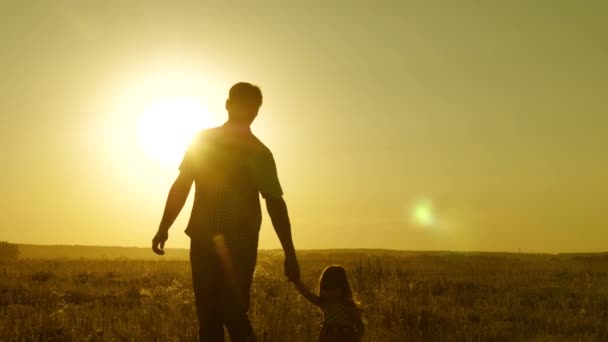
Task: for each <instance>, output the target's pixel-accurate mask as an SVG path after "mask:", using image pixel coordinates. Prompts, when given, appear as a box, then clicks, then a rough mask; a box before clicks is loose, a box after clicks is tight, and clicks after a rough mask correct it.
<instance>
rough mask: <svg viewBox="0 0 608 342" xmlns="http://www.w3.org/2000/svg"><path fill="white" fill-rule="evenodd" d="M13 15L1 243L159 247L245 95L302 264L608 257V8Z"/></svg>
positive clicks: (3, 113)
mask: <svg viewBox="0 0 608 342" xmlns="http://www.w3.org/2000/svg"><path fill="white" fill-rule="evenodd" d="M0 6H1V8H2V11H0V40H1V41H2V42H3V44H2V45H1V46H0V52H1V54H0V76H2V77H1V78H0V120H1V121H0V155H1V156H2V160H3V163H2V164H3V165H2V177H0V189H1V191H2V196H0V215H1V216H2V218H3V220H2V223H1V225H0V241H2V240H7V241H9V242H14V243H25V244H45V245H102V246H138V247H147V246H148V245H150V241H151V239H152V236H153V234H154V232H155V231H156V228H157V226H158V223H159V221H160V217H161V214H162V210H163V207H164V203H165V199H166V195H167V191H168V189H169V186H170V185H171V183H172V182H173V180H174V177H175V176H176V175H177V166H178V164H179V159H180V158H181V150H183V148H184V146H183V144H184V143H183V141H187V140H188V137H187V133H190V132H189V131H188V129H199V128H204V127H209V126H213V125H219V124H222V123H223V121H224V120H225V118H226V113H225V110H224V101H225V98H226V95H227V91H228V88H229V87H230V86H231V85H232V84H233V83H235V82H238V81H249V82H252V83H254V84H257V85H259V86H260V87H261V89H262V92H263V94H264V104H263V106H262V108H261V110H260V114H259V117H258V118H257V120H256V122H255V123H254V126H253V132H254V133H255V134H256V135H257V136H258V137H259V138H260V139H261V140H262V141H263V142H264V143H265V144H266V145H267V146H268V147H269V148H270V149H271V150H272V151H273V153H274V157H275V160H276V162H277V166H278V173H279V178H280V180H281V183H282V186H283V189H284V192H285V199H286V201H287V205H288V208H289V212H290V217H291V220H292V226H293V236H294V242H295V245H296V248H299V249H332V248H353V249H357V248H374V249H375V248H380V249H393V250H450V251H500V252H503V251H504V252H517V251H527V252H539V253H545V252H546V253H559V252H600V251H605V250H606V248H607V247H606V246H608V230H607V229H606V228H608V217H607V216H606V215H605V211H606V209H605V208H606V205H605V197H606V195H608V177H606V175H607V174H608V159H607V158H606V156H605V155H606V151H608V134H607V132H608V115H607V114H608V101H607V100H606V94H608V62H607V61H608V41H607V40H606V39H605V33H604V32H608V21H606V20H605V18H607V17H608V4H606V3H601V2H592V1H583V2H572V3H569V4H563V3H560V4H557V3H555V2H552V1H544V0H543V1H537V2H534V3H529V2H525V1H514V2H508V3H503V2H496V1H491V2H485V3H481V4H480V3H477V2H473V1H464V2H458V3H454V2H451V1H447V0H445V1H434V2H429V3H417V2H413V1H380V2H374V3H349V4H348V5H347V4H345V3H343V2H338V1H335V2H323V3H321V2H319V3H315V2H305V3H301V2H293V1H288V2H276V1H260V2H256V3H255V4H253V3H250V4H247V5H242V6H234V4H226V3H208V2H199V1H174V2H138V1H133V2H131V1H129V2H105V1H104V2H102V1H91V2H86V3H85V2H69V1H41V2H36V3H33V2H21V1H7V2H3V3H2V5H0ZM171 119H174V120H173V121H171ZM163 120H165V121H163ZM167 120H169V121H167ZM180 120H182V121H180ZM171 122H175V123H176V126H175V127H173V126H172V124H171ZM169 131H171V132H172V135H171V134H168V133H167V132H169ZM180 149H181V150H180ZM191 199H192V193H191V198H190V200H189V201H188V202H187V204H186V206H185V207H184V210H183V211H182V213H181V214H180V217H179V218H178V220H177V222H176V223H175V225H174V226H173V228H172V229H171V231H170V232H169V241H168V243H167V248H187V247H188V238H187V236H186V235H185V234H184V233H183V230H184V229H185V225H186V220H187V218H188V215H189V213H190V207H191V203H192V202H191ZM279 247H280V245H279V242H278V239H277V238H276V236H275V234H274V231H273V229H272V227H271V225H270V220H269V219H268V216H267V215H266V213H264V222H263V225H262V230H261V235H260V248H262V249H276V248H279Z"/></svg>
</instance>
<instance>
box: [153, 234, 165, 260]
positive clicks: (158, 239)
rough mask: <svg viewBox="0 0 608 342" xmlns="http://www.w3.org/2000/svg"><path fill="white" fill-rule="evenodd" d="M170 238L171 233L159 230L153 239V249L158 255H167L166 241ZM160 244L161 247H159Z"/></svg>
mask: <svg viewBox="0 0 608 342" xmlns="http://www.w3.org/2000/svg"><path fill="white" fill-rule="evenodd" d="M167 239H169V233H167V231H163V230H158V232H156V235H154V238H153V239H152V250H153V251H154V253H156V254H158V255H165V251H164V250H163V249H165V242H166V241H167ZM159 245H160V248H159Z"/></svg>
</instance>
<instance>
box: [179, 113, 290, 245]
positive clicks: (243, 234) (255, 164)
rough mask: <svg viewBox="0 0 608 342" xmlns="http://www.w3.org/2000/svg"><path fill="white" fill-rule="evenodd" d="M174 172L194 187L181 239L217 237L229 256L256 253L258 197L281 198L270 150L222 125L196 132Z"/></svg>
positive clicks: (259, 216)
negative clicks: (230, 252)
mask: <svg viewBox="0 0 608 342" xmlns="http://www.w3.org/2000/svg"><path fill="white" fill-rule="evenodd" d="M179 169H180V171H181V172H187V173H190V174H191V175H192V176H193V178H194V184H195V195H194V205H193V207H192V213H191V216H190V220H189V222H188V227H187V228H186V234H188V236H190V237H191V238H192V239H193V240H196V239H213V237H215V236H217V235H218V234H221V235H222V236H223V237H224V240H225V242H226V244H227V246H228V247H229V248H230V249H231V250H243V251H245V250H250V249H251V248H255V249H257V245H258V233H259V230H260V225H261V223H262V213H261V207H260V199H259V194H262V196H264V198H268V197H280V196H282V194H283V192H282V189H281V185H280V183H279V179H278V176H277V170H276V165H275V162H274V158H273V156H272V153H271V152H270V150H269V149H268V148H267V147H266V146H265V145H264V144H263V143H262V142H261V141H260V140H259V139H258V138H257V137H255V135H253V133H251V131H250V130H245V131H243V130H237V129H235V128H233V127H231V126H229V125H228V124H225V125H223V126H220V127H217V128H212V129H208V130H203V131H201V132H200V133H199V134H198V135H197V136H196V137H195V139H194V140H193V142H192V144H191V145H190V147H189V148H188V150H187V151H186V155H185V156H184V159H183V161H182V163H181V165H180V168H179Z"/></svg>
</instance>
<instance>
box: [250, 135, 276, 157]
mask: <svg viewBox="0 0 608 342" xmlns="http://www.w3.org/2000/svg"><path fill="white" fill-rule="evenodd" d="M251 145H252V148H253V149H254V151H255V152H256V153H258V154H260V155H262V156H266V157H272V151H270V149H269V148H268V147H267V146H266V145H264V143H263V142H262V141H261V140H260V139H259V138H258V137H256V136H255V135H254V134H251Z"/></svg>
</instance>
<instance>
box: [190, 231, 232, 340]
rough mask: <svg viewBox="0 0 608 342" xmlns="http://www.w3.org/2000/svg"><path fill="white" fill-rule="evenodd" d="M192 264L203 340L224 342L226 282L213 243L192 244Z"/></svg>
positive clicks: (200, 336)
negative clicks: (223, 288) (222, 298)
mask: <svg viewBox="0 0 608 342" xmlns="http://www.w3.org/2000/svg"><path fill="white" fill-rule="evenodd" d="M190 265H191V267H192V286H193V289H194V298H195V301H196V313H197V315H198V325H199V340H200V341H205V342H223V341H224V326H223V322H222V316H221V313H222V311H223V310H222V303H221V294H222V287H223V283H224V279H223V272H222V268H221V264H220V263H219V261H218V258H217V254H216V252H215V250H214V248H213V245H212V243H211V242H210V241H209V242H208V243H207V242H198V241H197V242H194V241H192V242H191V244H190Z"/></svg>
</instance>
